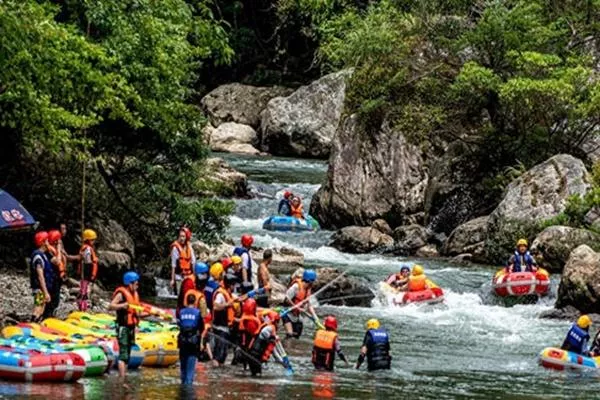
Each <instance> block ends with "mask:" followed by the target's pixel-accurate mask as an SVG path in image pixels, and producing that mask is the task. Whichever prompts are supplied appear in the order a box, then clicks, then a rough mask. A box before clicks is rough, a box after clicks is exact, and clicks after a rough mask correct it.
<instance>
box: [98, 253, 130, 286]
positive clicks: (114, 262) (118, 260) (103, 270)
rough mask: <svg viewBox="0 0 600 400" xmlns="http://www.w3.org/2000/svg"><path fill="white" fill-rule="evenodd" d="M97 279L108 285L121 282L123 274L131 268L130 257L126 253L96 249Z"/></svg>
mask: <svg viewBox="0 0 600 400" xmlns="http://www.w3.org/2000/svg"><path fill="white" fill-rule="evenodd" d="M97 254H98V279H99V280H100V281H101V282H102V283H104V284H105V285H107V286H109V287H115V286H117V285H120V284H121V283H122V282H121V280H122V278H123V274H124V273H125V271H127V270H128V269H130V268H131V265H132V263H131V257H130V256H129V254H127V253H122V252H118V251H110V250H98V251H97Z"/></svg>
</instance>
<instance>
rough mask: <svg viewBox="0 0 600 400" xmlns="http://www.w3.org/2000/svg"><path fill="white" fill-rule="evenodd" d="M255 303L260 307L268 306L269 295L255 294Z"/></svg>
mask: <svg viewBox="0 0 600 400" xmlns="http://www.w3.org/2000/svg"><path fill="white" fill-rule="evenodd" d="M255 299H256V305H257V306H259V307H262V308H269V296H267V295H260V296H256V297H255Z"/></svg>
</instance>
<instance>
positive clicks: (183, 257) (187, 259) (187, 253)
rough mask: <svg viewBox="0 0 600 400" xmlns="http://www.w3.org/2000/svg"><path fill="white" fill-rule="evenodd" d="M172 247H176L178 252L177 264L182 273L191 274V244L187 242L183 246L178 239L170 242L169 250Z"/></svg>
mask: <svg viewBox="0 0 600 400" xmlns="http://www.w3.org/2000/svg"><path fill="white" fill-rule="evenodd" d="M173 248H176V249H177V252H178V253H179V258H178V259H177V266H178V267H179V269H180V270H181V274H182V275H193V271H192V246H190V244H189V242H188V243H186V244H185V247H183V246H182V245H181V243H179V241H177V240H176V241H174V242H173V243H172V244H171V251H172V250H173Z"/></svg>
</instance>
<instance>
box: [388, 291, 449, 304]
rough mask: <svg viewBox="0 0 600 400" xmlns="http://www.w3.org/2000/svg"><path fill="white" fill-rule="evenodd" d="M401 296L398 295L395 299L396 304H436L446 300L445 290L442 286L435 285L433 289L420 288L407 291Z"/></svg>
mask: <svg viewBox="0 0 600 400" xmlns="http://www.w3.org/2000/svg"><path fill="white" fill-rule="evenodd" d="M399 297H400V296H397V297H396V298H395V299H394V303H395V304H396V305H399V304H411V303H427V304H436V303H441V302H442V301H444V292H443V290H442V289H441V288H439V287H434V288H431V289H425V290H419V291H417V292H406V293H404V295H403V296H402V297H401V298H399ZM398 300H399V302H398Z"/></svg>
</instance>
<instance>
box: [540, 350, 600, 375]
mask: <svg viewBox="0 0 600 400" xmlns="http://www.w3.org/2000/svg"><path fill="white" fill-rule="evenodd" d="M539 363H540V365H541V366H543V367H545V368H550V369H556V370H559V371H563V370H586V369H598V368H600V357H586V356H582V355H580V354H575V353H572V352H570V351H566V350H562V349H558V348H555V347H547V348H545V349H544V350H542V352H541V353H540V355H539Z"/></svg>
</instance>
